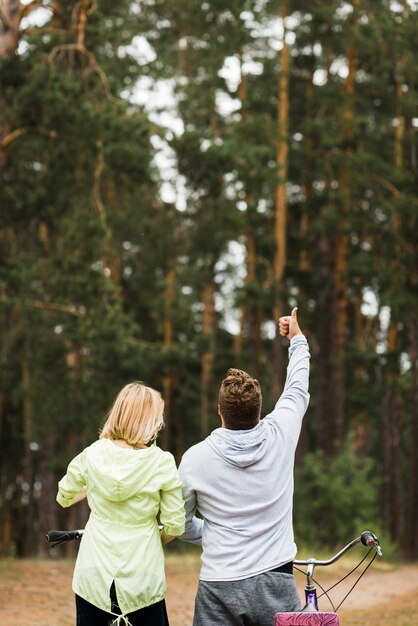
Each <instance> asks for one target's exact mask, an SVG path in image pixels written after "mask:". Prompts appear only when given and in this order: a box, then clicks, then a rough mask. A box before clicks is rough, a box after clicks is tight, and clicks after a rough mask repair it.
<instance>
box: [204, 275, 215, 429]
mask: <svg viewBox="0 0 418 626" xmlns="http://www.w3.org/2000/svg"><path fill="white" fill-rule="evenodd" d="M202 304H203V313H202V335H203V339H204V341H205V346H206V349H205V351H204V353H203V355H202V359H201V378H200V380H201V391H200V435H201V437H202V438H204V437H206V436H207V435H208V434H209V430H210V415H212V414H214V412H215V411H216V398H215V390H214V389H213V364H214V361H215V285H214V282H213V278H212V279H211V280H210V281H209V282H208V283H207V284H206V285H205V286H204V288H203V294H202Z"/></svg>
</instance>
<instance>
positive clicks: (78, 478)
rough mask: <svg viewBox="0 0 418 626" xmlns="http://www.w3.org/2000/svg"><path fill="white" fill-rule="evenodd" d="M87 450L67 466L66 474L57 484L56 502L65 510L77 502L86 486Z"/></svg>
mask: <svg viewBox="0 0 418 626" xmlns="http://www.w3.org/2000/svg"><path fill="white" fill-rule="evenodd" d="M86 453H87V448H86V449H85V450H83V452H80V454H79V455H77V456H76V457H75V458H74V459H73V460H72V461H71V463H70V464H69V466H68V468H67V473H66V474H65V476H64V477H63V478H62V479H61V480H60V481H59V483H58V493H57V498H56V499H57V502H58V504H60V505H61V506H62V507H64V508H66V507H68V506H71V505H72V504H74V502H78V499H77V496H79V495H80V492H81V491H82V490H83V487H85V485H86V472H85V459H86Z"/></svg>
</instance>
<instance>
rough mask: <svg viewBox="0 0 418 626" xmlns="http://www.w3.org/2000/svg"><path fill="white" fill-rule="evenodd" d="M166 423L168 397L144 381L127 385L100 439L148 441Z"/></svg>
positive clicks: (132, 443) (136, 443)
mask: <svg viewBox="0 0 418 626" xmlns="http://www.w3.org/2000/svg"><path fill="white" fill-rule="evenodd" d="M163 425H164V400H163V399H162V397H161V395H160V393H159V392H158V391H156V390H155V389H152V388H151V387H147V386H146V385H143V384H142V383H140V382H134V383H130V384H129V385H126V386H125V387H124V388H123V389H122V390H121V391H120V392H119V394H118V395H117V397H116V400H115V401H114V403H113V406H112V408H111V409H110V411H109V415H108V418H107V420H106V423H105V425H104V426H103V430H102V432H101V433H100V439H115V440H116V439H123V440H124V441H126V442H127V443H128V444H129V445H131V446H134V447H138V446H141V445H146V444H147V443H150V442H151V441H153V440H154V439H156V437H157V435H158V431H159V430H160V429H161V428H162V427H163Z"/></svg>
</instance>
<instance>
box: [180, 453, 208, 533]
mask: <svg viewBox="0 0 418 626" xmlns="http://www.w3.org/2000/svg"><path fill="white" fill-rule="evenodd" d="M187 467H188V463H187V453H186V454H185V455H184V456H183V459H182V461H181V463H180V466H179V474H180V479H181V481H182V483H183V498H184V505H185V509H186V526H185V530H184V533H183V534H182V535H181V537H179V539H181V540H182V541H187V542H188V543H194V544H201V543H202V535H203V524H204V522H203V520H202V519H200V518H199V517H196V509H197V499H196V492H195V491H194V489H193V488H192V486H191V484H190V480H189V471H188V469H187Z"/></svg>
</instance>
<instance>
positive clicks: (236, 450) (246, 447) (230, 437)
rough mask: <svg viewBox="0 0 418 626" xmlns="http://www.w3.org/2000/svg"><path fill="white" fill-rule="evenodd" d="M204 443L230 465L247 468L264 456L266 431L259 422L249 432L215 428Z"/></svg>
mask: <svg viewBox="0 0 418 626" xmlns="http://www.w3.org/2000/svg"><path fill="white" fill-rule="evenodd" d="M206 441H207V443H208V444H209V445H210V446H211V448H213V450H215V452H216V453H217V454H219V456H221V457H222V458H223V459H225V460H226V461H227V462H228V463H230V464H231V465H236V466H238V467H248V466H249V465H254V463H257V461H259V460H260V459H261V458H262V457H263V456H264V453H265V449H266V445H267V431H266V428H265V426H264V424H263V422H259V423H258V424H257V426H254V428H251V429H250V430H230V429H229V428H217V429H216V430H214V431H213V432H212V433H211V434H210V435H209V437H207V438H206Z"/></svg>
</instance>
